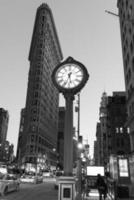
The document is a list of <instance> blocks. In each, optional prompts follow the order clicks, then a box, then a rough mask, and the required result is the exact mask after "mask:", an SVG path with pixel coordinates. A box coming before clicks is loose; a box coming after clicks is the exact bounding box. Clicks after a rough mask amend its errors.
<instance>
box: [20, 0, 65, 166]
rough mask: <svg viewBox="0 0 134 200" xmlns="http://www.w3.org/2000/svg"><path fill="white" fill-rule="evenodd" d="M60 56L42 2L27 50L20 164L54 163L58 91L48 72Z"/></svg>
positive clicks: (54, 35)
mask: <svg viewBox="0 0 134 200" xmlns="http://www.w3.org/2000/svg"><path fill="white" fill-rule="evenodd" d="M61 59H62V52H61V47H60V43H59V39H58V35H57V31H56V27H55V23H54V18H53V15H52V12H51V9H50V8H49V6H48V5H47V4H45V3H44V4H42V5H41V6H40V7H39V8H38V9H37V13H36V18H35V24H34V29H33V35H32V41H31V47H30V52H29V62H30V69H29V77H28V88H27V98H26V106H25V110H23V111H22V115H21V123H20V132H21V133H20V134H19V140H18V142H19V143H20V144H21V145H19V143H18V148H19V149H18V157H19V160H20V161H21V164H25V165H26V163H30V164H37V163H38V160H42V161H43V162H45V164H47V167H48V166H49V167H50V166H53V165H56V153H55V149H56V145H57V131H58V107H59V92H58V91H57V89H56V88H55V87H54V85H53V83H52V80H51V74H52V71H53V69H54V68H55V66H56V65H57V64H59V63H60V61H61ZM23 117H24V120H22V118H23ZM39 158H40V159H39ZM43 158H44V159H43ZM41 164H42V163H40V165H41Z"/></svg>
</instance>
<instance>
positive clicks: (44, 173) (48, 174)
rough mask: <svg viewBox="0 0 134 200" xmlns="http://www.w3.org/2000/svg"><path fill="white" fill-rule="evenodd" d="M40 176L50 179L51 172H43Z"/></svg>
mask: <svg viewBox="0 0 134 200" xmlns="http://www.w3.org/2000/svg"><path fill="white" fill-rule="evenodd" d="M42 175H43V177H50V176H51V172H50V171H49V170H44V171H43V173H42Z"/></svg>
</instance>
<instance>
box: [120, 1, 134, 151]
mask: <svg viewBox="0 0 134 200" xmlns="http://www.w3.org/2000/svg"><path fill="white" fill-rule="evenodd" d="M117 7H118V10H119V21H120V33H121V44H122V55H123V65H124V77H125V87H126V93H127V112H128V119H127V124H126V126H127V127H128V128H130V138H131V139H130V141H131V151H132V152H133V151H134V114H133V113H134V1H133V0H118V1H117Z"/></svg>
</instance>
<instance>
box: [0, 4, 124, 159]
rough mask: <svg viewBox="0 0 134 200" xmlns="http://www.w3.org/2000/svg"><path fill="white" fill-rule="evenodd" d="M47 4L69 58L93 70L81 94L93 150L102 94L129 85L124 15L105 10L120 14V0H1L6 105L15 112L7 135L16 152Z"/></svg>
mask: <svg viewBox="0 0 134 200" xmlns="http://www.w3.org/2000/svg"><path fill="white" fill-rule="evenodd" d="M42 3H47V4H48V5H49V7H50V8H51V10H52V13H53V17H54V21H55V25H56V29H57V33H58V37H59V41H60V45H61V49H62V53H63V58H64V59H66V58H67V57H68V56H72V57H73V58H74V59H76V60H78V61H80V62H81V63H83V64H84V65H85V67H86V68H87V70H88V73H89V75H90V77H89V80H88V82H87V83H86V86H85V87H84V88H83V89H82V91H81V94H80V134H81V135H82V136H83V138H84V139H87V140H88V143H89V145H90V154H91V155H92V154H93V143H94V140H95V139H96V124H97V122H99V107H100V101H101V96H102V93H103V92H104V91H105V92H107V94H108V96H111V95H112V93H113V91H124V90H125V83H124V72H123V61H122V49H121V39H120V26H119V19H118V17H116V16H114V15H110V14H108V13H106V12H105V10H108V11H111V12H114V13H116V14H117V13H118V9H117V0H46V1H41V0H23V1H21V0H12V1H10V0H0V107H2V108H4V109H6V110H8V112H9V126H8V132H7V139H8V140H9V141H10V143H13V144H14V147H15V152H16V147H17V140H18V133H19V124H20V111H21V109H22V108H24V107H25V102H26V93H27V83H28V71H29V61H28V54H29V49H30V44H31V38H32V32H33V26H34V21H35V15H36V10H37V8H38V7H39V6H40V5H41V4H42ZM62 104H64V99H63V97H62V96H61V98H60V105H62ZM74 104H75V102H74ZM75 115H76V114H75Z"/></svg>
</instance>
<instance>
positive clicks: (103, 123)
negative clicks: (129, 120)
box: [99, 92, 108, 166]
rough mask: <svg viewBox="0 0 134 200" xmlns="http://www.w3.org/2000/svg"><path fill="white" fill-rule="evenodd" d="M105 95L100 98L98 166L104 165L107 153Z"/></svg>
mask: <svg viewBox="0 0 134 200" xmlns="http://www.w3.org/2000/svg"><path fill="white" fill-rule="evenodd" d="M107 99H108V97H107V94H106V92H103V94H102V97H101V103H100V113H99V114H100V134H101V135H100V143H101V149H100V164H101V165H104V166H105V165H106V163H107V159H108V151H107V143H108V137H107Z"/></svg>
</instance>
